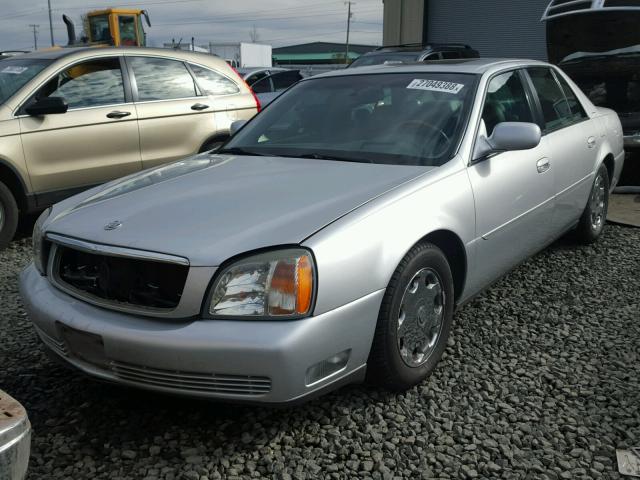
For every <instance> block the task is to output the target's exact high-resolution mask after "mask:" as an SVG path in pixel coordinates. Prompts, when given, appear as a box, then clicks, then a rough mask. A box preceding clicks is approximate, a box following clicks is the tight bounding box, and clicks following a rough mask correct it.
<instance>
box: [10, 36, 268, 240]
mask: <svg viewBox="0 0 640 480" xmlns="http://www.w3.org/2000/svg"><path fill="white" fill-rule="evenodd" d="M259 108H260V106H259V103H258V101H257V99H256V98H255V96H254V95H253V93H252V92H251V90H250V89H249V87H247V85H246V84H245V83H244V81H243V80H242V79H241V78H240V77H239V75H238V74H236V72H234V71H233V69H232V68H231V67H229V65H227V64H226V62H225V61H224V60H221V59H220V58H218V57H214V56H212V55H207V54H200V53H192V52H183V51H178V50H165V49H152V48H127V47H125V48H65V49H58V50H52V51H48V52H34V53H30V54H26V55H21V56H16V57H14V58H10V59H6V60H2V61H1V62H0V248H2V247H4V246H6V244H7V243H8V242H9V241H10V240H11V239H12V238H13V235H14V233H15V230H16V226H17V222H18V214H19V212H22V213H25V212H35V211H38V210H42V209H44V208H46V207H47V206H49V205H51V204H53V203H55V202H57V201H60V200H62V199H63V198H65V197H68V196H70V195H72V194H74V193H77V192H79V191H81V190H84V189H87V188H89V187H91V186H93V185H97V184H100V183H104V182H106V181H108V180H112V179H114V178H118V177H122V176H124V175H127V174H130V173H133V172H136V171H139V170H143V169H146V168H149V167H153V166H155V165H159V164H162V163H166V162H170V161H172V160H175V159H178V158H182V157H185V156H188V155H191V154H194V153H197V152H200V151H206V150H210V149H212V148H214V147H215V146H216V145H218V144H220V143H221V142H222V141H224V140H225V139H226V138H227V137H228V136H229V128H230V125H231V123H232V122H234V121H236V120H246V119H249V118H251V117H252V116H253V115H254V114H255V113H256V111H257V110H258V109H259Z"/></svg>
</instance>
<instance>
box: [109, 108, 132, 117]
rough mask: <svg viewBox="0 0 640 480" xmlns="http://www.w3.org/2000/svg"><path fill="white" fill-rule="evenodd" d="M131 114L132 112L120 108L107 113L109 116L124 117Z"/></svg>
mask: <svg viewBox="0 0 640 480" xmlns="http://www.w3.org/2000/svg"><path fill="white" fill-rule="evenodd" d="M129 115H131V112H122V111H120V110H114V111H113V112H109V113H107V118H124V117H128V116H129Z"/></svg>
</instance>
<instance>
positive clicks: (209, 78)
mask: <svg viewBox="0 0 640 480" xmlns="http://www.w3.org/2000/svg"><path fill="white" fill-rule="evenodd" d="M189 66H190V67H191V70H192V71H193V73H194V74H195V76H196V79H197V80H198V85H200V88H201V89H203V90H204V91H205V93H207V94H208V95H232V94H234V93H238V92H239V91H240V88H238V85H236V84H235V83H234V82H233V81H232V80H230V79H229V78H227V77H225V76H224V75H222V74H220V73H218V72H214V71H213V70H209V69H208V68H204V67H200V66H198V65H193V64H189Z"/></svg>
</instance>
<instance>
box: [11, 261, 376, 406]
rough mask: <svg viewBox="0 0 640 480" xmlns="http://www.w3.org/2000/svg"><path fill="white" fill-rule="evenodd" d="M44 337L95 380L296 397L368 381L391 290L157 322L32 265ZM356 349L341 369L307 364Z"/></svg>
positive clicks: (26, 286) (31, 299) (28, 283)
mask: <svg viewBox="0 0 640 480" xmlns="http://www.w3.org/2000/svg"><path fill="white" fill-rule="evenodd" d="M20 292H21V294H22V298H23V299H24V303H25V307H26V310H27V312H28V314H29V316H30V318H31V321H32V322H33V324H34V325H35V327H36V331H37V332H38V334H39V336H40V338H41V340H42V341H43V343H44V344H45V345H46V346H47V347H48V348H49V349H50V350H52V351H53V352H54V353H55V354H57V355H58V356H59V357H61V358H63V359H64V360H66V361H67V362H68V363H70V364H71V365H73V366H75V367H76V368H78V369H80V370H82V371H83V372H85V373H88V374H90V375H92V376H94V377H97V378H100V379H103V380H107V381H112V382H117V383H120V384H124V385H129V386H134V387H140V388H145V389H149V390H155V391H161V392H166V393H177V394H184V395H189V396H196V397H205V398H216V399H223V400H231V401H245V402H264V403H290V402H296V401H299V400H302V399H305V398H307V397H308V396H311V395H313V394H316V393H319V392H324V391H325V390H329V389H332V388H337V387H338V386H340V385H342V384H344V383H348V382H355V381H360V380H362V379H363V378H364V373H365V369H366V362H367V357H368V356H369V350H370V347H371V342H372V340H373V334H374V331H375V325H376V321H377V317H378V311H379V309H380V303H381V302H382V296H383V294H384V291H383V290H381V291H378V292H374V293H372V294H370V295H367V296H365V297H363V298H360V299H358V300H356V301H354V302H352V303H349V304H347V305H344V306H342V307H340V308H337V309H335V310H332V311H330V312H326V313H323V314H322V315H318V316H316V317H311V318H306V319H302V320H294V321H250V320H235V321H228V320H224V321H223V320H205V319H187V320H170V319H153V318H145V317H142V316H134V315H130V314H125V313H119V312H115V311H111V310H106V309H103V308H100V307H96V306H93V305H89V304H87V303H85V302H82V301H80V300H76V299H75V298H73V297H71V296H69V295H67V294H65V293H63V292H62V291H60V290H58V289H57V288H55V287H54V286H53V285H51V283H50V282H49V281H48V279H47V278H46V277H43V276H41V275H40V274H39V273H38V272H37V270H36V269H35V267H34V266H33V265H30V266H29V267H27V268H26V269H25V270H24V271H23V272H22V274H21V276H20ZM345 350H349V351H350V355H349V359H348V361H347V364H346V366H345V367H344V368H342V369H341V370H339V371H337V372H335V373H334V374H332V375H330V376H328V377H325V378H323V379H321V380H320V381H317V382H313V383H311V384H309V385H307V383H309V382H308V381H307V370H308V369H309V367H311V366H313V365H315V364H317V363H318V362H322V361H324V360H326V359H327V358H330V357H332V356H335V355H336V354H337V353H339V352H344V351H345Z"/></svg>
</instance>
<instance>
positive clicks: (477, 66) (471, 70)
mask: <svg viewBox="0 0 640 480" xmlns="http://www.w3.org/2000/svg"><path fill="white" fill-rule="evenodd" d="M528 65H548V64H547V63H545V62H540V61H538V60H526V59H514V58H471V59H458V60H437V61H433V62H428V63H424V62H416V63H404V64H391V65H373V66H370V67H356V68H347V69H342V70H335V71H333V72H328V73H323V74H321V75H317V76H315V77H312V78H318V77H339V76H343V75H362V74H366V73H376V74H377V73H418V72H432V73H467V74H473V75H483V74H485V73H487V72H490V71H493V70H500V69H503V68H510V67H512V68H517V67H523V66H528Z"/></svg>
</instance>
